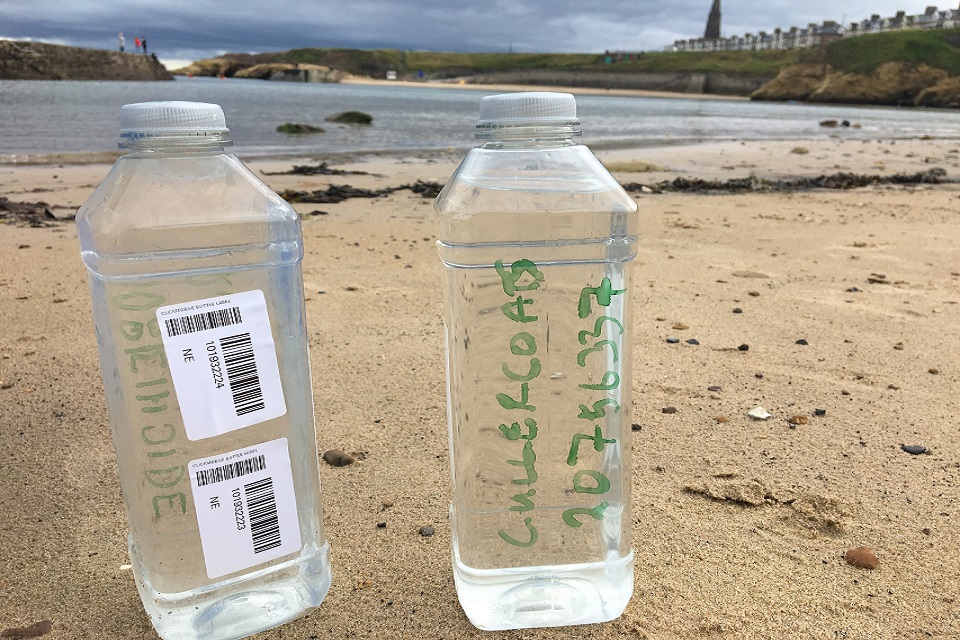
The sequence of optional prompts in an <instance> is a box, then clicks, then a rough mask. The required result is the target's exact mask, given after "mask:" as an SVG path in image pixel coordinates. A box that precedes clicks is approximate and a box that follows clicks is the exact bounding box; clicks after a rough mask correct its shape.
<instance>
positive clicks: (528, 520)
mask: <svg viewBox="0 0 960 640" xmlns="http://www.w3.org/2000/svg"><path fill="white" fill-rule="evenodd" d="M494 266H495V268H496V270H497V274H498V275H499V276H500V283H501V285H502V287H503V292H504V293H505V294H506V295H507V296H508V297H509V298H510V300H509V301H508V302H505V303H504V304H502V305H501V306H500V310H501V312H502V313H503V315H504V316H505V317H507V318H509V319H510V320H511V321H512V322H515V323H517V324H519V325H521V326H520V327H518V329H521V330H520V331H518V332H517V333H516V334H514V336H513V337H512V338H510V342H509V345H507V346H508V347H509V349H510V354H511V356H512V357H510V358H509V359H508V361H507V362H504V363H503V365H502V367H501V370H502V372H503V375H504V377H505V378H506V381H507V383H509V384H512V385H516V386H513V387H511V388H510V389H507V390H506V391H505V392H503V393H497V394H496V400H497V403H498V404H499V405H500V407H501V408H502V409H504V410H505V411H508V412H511V413H510V414H508V415H509V417H508V418H507V419H506V420H504V422H503V423H502V424H500V427H499V430H500V434H501V435H502V436H503V437H505V438H506V439H507V440H511V441H515V442H517V443H518V444H519V443H520V442H522V443H523V448H522V449H521V450H520V454H519V458H518V459H511V460H507V461H506V463H507V464H508V465H511V466H512V467H517V468H518V469H519V470H520V471H521V473H520V474H519V477H516V478H514V479H513V480H511V483H512V484H516V485H520V486H521V487H523V488H524V489H525V490H523V491H520V492H518V493H517V494H515V495H513V496H511V498H510V499H511V501H513V502H514V503H516V504H514V505H513V506H511V507H509V510H510V511H514V512H517V513H518V514H520V515H521V516H522V518H523V519H522V520H521V521H520V523H518V526H515V527H512V528H510V529H509V530H508V529H506V528H504V529H500V530H499V531H498V532H497V535H498V536H499V537H500V539H501V540H503V541H504V542H506V543H507V544H510V545H513V546H516V547H532V546H533V545H535V544H536V543H537V540H538V539H539V532H538V530H537V526H536V523H535V520H534V512H535V509H536V504H535V497H536V494H537V489H536V487H534V486H533V485H535V484H536V483H537V478H538V474H537V468H536V462H537V454H536V450H535V448H534V441H535V440H536V438H537V421H536V418H535V417H534V416H535V415H536V410H537V407H536V405H535V404H533V402H534V400H533V399H531V397H530V382H531V381H532V380H534V379H536V378H537V377H538V376H539V375H540V374H541V372H542V364H541V362H540V359H539V358H537V357H536V356H537V340H536V338H535V336H534V333H536V332H535V331H534V329H535V328H536V327H537V325H536V323H537V321H538V320H539V316H538V315H536V314H535V313H534V309H535V307H534V304H535V299H534V296H535V294H534V292H535V291H537V290H538V289H539V288H540V285H541V283H543V281H544V274H543V272H542V271H540V269H538V268H537V265H536V264H535V263H534V262H533V261H531V260H527V259H522V260H517V261H515V262H513V263H512V264H510V266H509V267H506V266H504V264H503V261H501V260H498V261H497V262H496V263H495V264H494ZM623 293H624V290H623V289H614V288H613V284H612V283H611V281H610V279H609V278H606V277H605V278H603V279H602V280H601V281H600V283H599V284H598V285H597V286H595V287H584V288H583V289H582V290H581V292H580V296H579V300H578V302H577V308H576V312H577V316H578V318H580V319H581V320H588V321H589V320H590V319H591V318H593V317H594V316H595V315H596V314H595V312H594V307H595V305H596V306H597V307H610V306H611V304H613V303H614V300H615V297H616V296H619V295H621V294H623ZM571 311H572V310H571ZM622 336H623V324H622V323H621V322H620V321H619V320H618V319H617V318H616V317H614V316H612V315H603V316H599V317H597V318H596V319H595V320H594V321H593V322H592V326H590V327H589V328H587V329H584V330H583V331H580V332H579V334H578V340H579V342H580V344H581V345H583V346H584V348H583V349H581V350H579V352H578V353H577V356H576V361H577V366H578V367H579V368H580V369H585V370H586V368H587V365H588V363H592V362H595V360H596V359H597V358H605V359H606V363H607V366H608V367H609V369H608V370H607V371H606V372H605V373H604V374H603V375H602V376H601V379H600V380H599V381H596V380H590V379H588V380H586V381H585V382H583V383H582V384H579V385H578V389H579V391H578V393H581V394H583V393H584V391H586V392H601V393H602V395H603V396H604V397H602V398H599V399H596V395H594V394H593V393H591V394H590V395H589V396H586V394H584V395H585V396H586V397H584V400H585V403H584V404H581V405H579V409H580V412H579V414H578V415H577V416H576V417H577V419H581V420H586V421H588V422H590V423H591V425H592V427H593V428H592V430H591V429H586V431H587V433H577V434H575V435H574V436H573V438H572V440H571V442H570V447H569V450H568V453H567V458H566V463H567V465H568V466H570V467H578V466H582V465H583V464H585V462H584V461H582V460H581V458H583V459H584V460H586V459H587V458H589V456H586V455H584V454H582V453H581V445H582V444H583V443H584V441H587V442H590V443H592V448H593V450H594V451H596V452H598V453H600V452H602V451H603V450H604V448H605V447H606V446H607V445H615V444H616V443H617V441H616V439H614V438H606V437H604V435H605V434H604V430H603V425H604V424H605V418H606V417H607V412H608V411H611V412H613V413H619V411H620V404H619V402H618V401H617V400H616V399H614V398H619V397H620V396H619V394H620V391H619V389H620V373H619V371H618V370H619V369H620V366H619V364H618V363H619V361H620V347H621V344H622ZM611 395H612V396H614V397H610V396H611ZM517 411H519V412H525V413H521V414H516V413H513V412H517ZM514 416H520V417H519V419H517V420H512V419H511V418H513V417H514ZM591 431H592V432H591ZM572 484H573V491H574V492H575V493H578V494H589V495H598V496H599V495H603V494H605V493H607V492H608V491H609V490H610V486H611V483H610V479H609V478H608V477H607V476H606V475H604V474H603V473H602V472H600V471H597V470H595V469H589V468H587V469H578V470H577V471H576V472H575V473H574V474H573V478H572ZM609 506H610V505H609V503H608V502H606V501H601V502H599V503H598V504H597V505H596V506H593V507H589V508H582V507H577V508H571V509H566V510H565V511H563V513H562V515H561V518H562V520H563V522H564V523H565V524H566V525H567V526H568V527H572V528H575V529H578V528H580V527H582V526H583V524H584V520H583V518H585V517H590V518H592V519H594V520H602V519H603V516H604V512H605V511H606V509H607V507H609Z"/></svg>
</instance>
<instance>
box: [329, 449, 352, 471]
mask: <svg viewBox="0 0 960 640" xmlns="http://www.w3.org/2000/svg"><path fill="white" fill-rule="evenodd" d="M323 461H324V462H326V463H327V464H329V465H330V466H331V467H345V466H347V465H348V464H353V463H354V462H356V461H357V459H356V458H354V457H353V456H352V455H350V454H349V453H344V452H343V451H340V449H330V450H329V451H325V452H324V453H323Z"/></svg>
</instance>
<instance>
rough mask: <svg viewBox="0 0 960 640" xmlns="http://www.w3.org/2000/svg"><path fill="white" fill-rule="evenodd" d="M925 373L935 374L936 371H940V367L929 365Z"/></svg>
mask: <svg viewBox="0 0 960 640" xmlns="http://www.w3.org/2000/svg"><path fill="white" fill-rule="evenodd" d="M927 373H932V374H933V375H937V374H938V373H940V369H937V368H936V367H930V368H929V369H927Z"/></svg>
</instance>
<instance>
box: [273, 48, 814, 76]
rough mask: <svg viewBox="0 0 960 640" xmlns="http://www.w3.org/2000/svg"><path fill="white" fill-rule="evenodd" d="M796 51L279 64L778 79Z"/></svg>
mask: <svg viewBox="0 0 960 640" xmlns="http://www.w3.org/2000/svg"><path fill="white" fill-rule="evenodd" d="M798 56H799V54H798V52H796V51H724V52H717V53H692V52H681V53H668V52H654V53H646V54H644V55H643V56H642V57H641V58H639V59H636V58H634V59H631V60H620V61H617V62H614V63H613V64H607V63H606V62H605V60H604V58H605V56H604V54H595V53H443V52H433V51H397V50H393V49H375V50H364V51H361V50H356V49H312V48H311V49H294V50H291V51H287V52H284V53H279V54H276V57H275V58H274V60H275V61H278V62H301V63H312V64H324V65H327V66H330V67H333V68H335V69H343V70H344V71H348V72H350V73H354V74H361V75H372V76H377V77H379V76H381V75H382V74H383V73H384V72H386V71H387V70H388V69H392V70H395V71H397V72H399V73H416V72H418V71H423V72H424V73H431V74H437V73H440V74H447V75H467V74H470V73H491V72H497V71H516V70H521V69H549V70H555V69H565V70H584V71H608V72H610V73H630V72H637V71H650V72H668V73H669V72H710V71H713V72H719V73H728V74H734V75H770V76H772V75H776V74H777V72H778V71H779V70H780V68H781V67H783V66H784V65H788V64H792V63H794V62H796V61H797V58H798Z"/></svg>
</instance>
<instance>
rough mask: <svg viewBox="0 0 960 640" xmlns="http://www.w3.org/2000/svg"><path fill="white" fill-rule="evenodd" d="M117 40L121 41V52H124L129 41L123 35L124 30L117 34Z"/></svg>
mask: <svg viewBox="0 0 960 640" xmlns="http://www.w3.org/2000/svg"><path fill="white" fill-rule="evenodd" d="M117 42H119V43H120V53H123V50H124V48H125V47H126V46H127V41H126V39H125V38H124V37H123V31H121V32H120V33H118V34H117Z"/></svg>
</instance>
